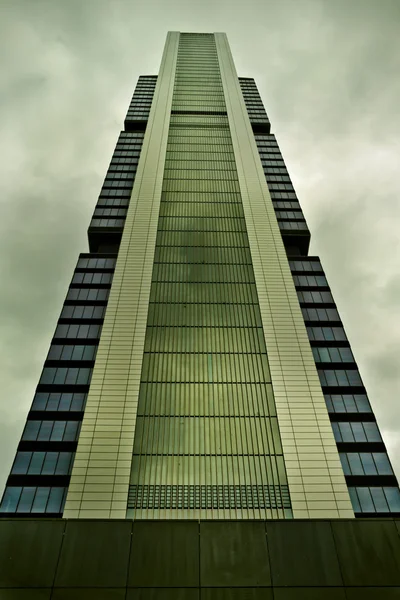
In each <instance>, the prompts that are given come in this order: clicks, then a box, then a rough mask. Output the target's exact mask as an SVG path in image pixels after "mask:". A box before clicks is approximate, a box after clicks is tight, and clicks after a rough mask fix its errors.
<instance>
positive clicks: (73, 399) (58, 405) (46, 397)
mask: <svg viewBox="0 0 400 600" xmlns="http://www.w3.org/2000/svg"><path fill="white" fill-rule="evenodd" d="M86 397H87V394H79V393H68V392H62V393H60V392H58V393H54V392H51V393H49V392H36V394H35V396H34V398H33V402H32V408H31V410H34V411H36V410H47V411H60V412H63V411H65V412H69V411H77V412H81V411H83V409H84V408H85V404H86Z"/></svg>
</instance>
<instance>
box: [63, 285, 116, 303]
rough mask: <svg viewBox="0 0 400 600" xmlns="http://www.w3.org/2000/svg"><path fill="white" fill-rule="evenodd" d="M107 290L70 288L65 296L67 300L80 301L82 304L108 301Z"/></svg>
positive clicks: (108, 292) (108, 291)
mask: <svg viewBox="0 0 400 600" xmlns="http://www.w3.org/2000/svg"><path fill="white" fill-rule="evenodd" d="M109 294H110V290H109V289H98V288H70V289H69V290H68V294H67V300H80V301H83V302H87V301H89V302H95V301H102V302H105V301H106V300H108V296H109Z"/></svg>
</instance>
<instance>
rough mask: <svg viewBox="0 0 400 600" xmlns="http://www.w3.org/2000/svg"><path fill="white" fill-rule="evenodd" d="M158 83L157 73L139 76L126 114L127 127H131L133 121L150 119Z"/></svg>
mask: <svg viewBox="0 0 400 600" xmlns="http://www.w3.org/2000/svg"><path fill="white" fill-rule="evenodd" d="M156 84H157V75H143V76H141V77H139V80H138V83H137V85H136V88H135V92H134V94H133V96H132V100H131V103H130V105H129V109H128V112H127V115H126V119H125V128H129V126H130V125H131V124H132V123H135V124H137V123H138V122H141V121H142V122H143V123H146V121H148V118H149V113H150V108H151V103H152V101H153V96H154V90H155V87H156Z"/></svg>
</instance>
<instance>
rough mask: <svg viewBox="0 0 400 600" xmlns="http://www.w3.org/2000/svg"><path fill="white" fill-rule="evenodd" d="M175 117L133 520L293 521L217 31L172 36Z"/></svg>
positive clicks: (134, 476) (145, 362) (156, 272)
mask: <svg viewBox="0 0 400 600" xmlns="http://www.w3.org/2000/svg"><path fill="white" fill-rule="evenodd" d="M173 109H174V110H175V111H176V113H178V114H176V113H173V114H172V116H171V121H170V130H169V137H168V144H167V152H166V162H165V170H164V180H163V191H162V197H161V204H160V213H159V221H158V232H157V241H156V249H155V258H154V267H153V275H152V286H151V293H150V305H149V313H148V321H147V329H146V338H145V351H144V358H143V367H142V374H141V386H140V392H139V404H138V416H137V421H136V431H135V442H134V453H133V463H132V476H131V487H130V494H129V502H128V514H129V510H132V511H134V513H133V514H135V516H136V518H162V516H163V515H167V514H168V515H169V516H171V514H172V515H176V516H177V517H178V518H193V517H194V516H196V515H199V514H202V515H204V516H206V515H209V516H213V517H215V516H216V515H217V516H221V517H225V518H227V517H228V516H232V517H234V516H235V515H237V514H238V512H240V513H241V514H242V515H246V516H248V518H256V517H257V516H261V515H264V516H265V515H266V514H270V515H272V514H274V515H275V516H277V515H279V516H280V517H284V516H290V514H291V513H290V498H289V493H288V487H287V481H286V473H285V467H284V462H283V455H282V446H281V441H280V434H279V428H278V423H277V418H276V411H275V403H274V398H273V392H272V386H271V383H270V375H269V367H268V359H267V354H266V348H265V341H264V335H263V329H262V323H261V315H260V309H259V304H258V297H257V292H256V287H255V281H254V274H253V267H252V261H251V254H250V248H249V242H248V238H247V232H246V225H245V219H244V214H243V207H242V201H241V197H240V190H239V183H238V177H237V172H236V166H235V158H234V152H233V147H232V141H231V136H230V131H229V124H228V119H227V117H226V116H224V114H223V113H224V112H225V111H226V108H225V103H224V95H223V88H222V84H221V77H220V72H219V62H218V57H217V53H216V49H215V42H214V39H213V36H202V35H201V36H197V35H194V36H189V39H188V38H187V37H186V36H185V35H181V38H180V45H179V50H178V61H177V72H176V79H175V88H174V96H173ZM178 111H179V112H178ZM268 510H270V511H274V512H273V513H272V512H271V513H267V512H266V511H268ZM174 511H175V512H174ZM196 511H203V512H201V513H198V512H196ZM250 515H251V516H250Z"/></svg>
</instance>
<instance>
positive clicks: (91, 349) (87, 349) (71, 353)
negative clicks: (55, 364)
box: [46, 344, 97, 361]
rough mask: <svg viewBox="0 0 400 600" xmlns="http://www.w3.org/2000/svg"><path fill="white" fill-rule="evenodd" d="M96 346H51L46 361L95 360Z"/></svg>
mask: <svg viewBox="0 0 400 600" xmlns="http://www.w3.org/2000/svg"><path fill="white" fill-rule="evenodd" d="M96 354H97V345H91V346H88V345H83V344H82V345H67V346H65V345H61V344H52V345H51V346H50V350H49V353H48V355H47V358H46V361H49V360H89V361H93V360H94V359H95V358H96Z"/></svg>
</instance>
